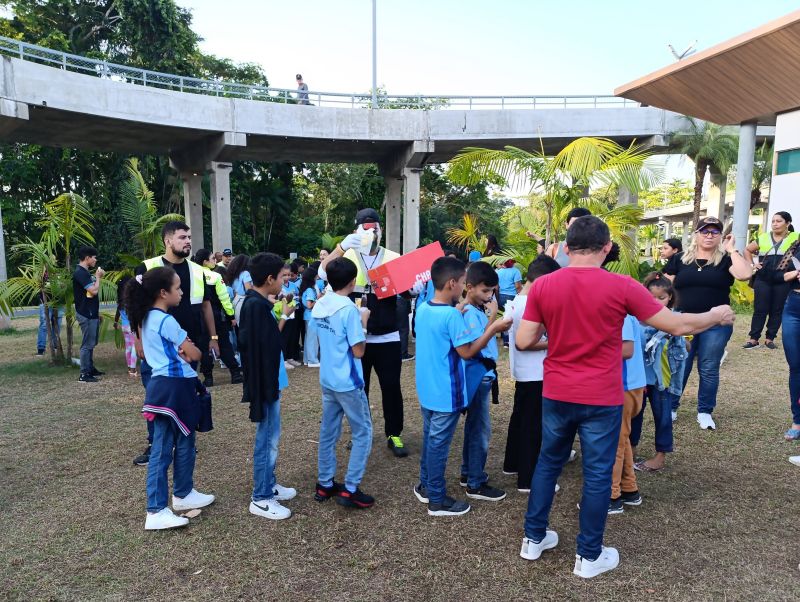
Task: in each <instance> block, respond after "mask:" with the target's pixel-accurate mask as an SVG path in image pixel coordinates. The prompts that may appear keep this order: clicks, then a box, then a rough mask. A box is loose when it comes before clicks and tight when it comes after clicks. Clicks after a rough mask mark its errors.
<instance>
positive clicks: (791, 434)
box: [783, 429, 800, 441]
mask: <svg viewBox="0 0 800 602" xmlns="http://www.w3.org/2000/svg"><path fill="white" fill-rule="evenodd" d="M783 438H784V439H786V440H787V441H797V440H798V439H800V429H789V430H788V431H786V432H785V433H784V434H783Z"/></svg>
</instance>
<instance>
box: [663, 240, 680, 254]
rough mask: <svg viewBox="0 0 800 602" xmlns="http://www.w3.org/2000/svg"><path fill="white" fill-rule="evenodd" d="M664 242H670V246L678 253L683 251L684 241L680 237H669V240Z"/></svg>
mask: <svg viewBox="0 0 800 602" xmlns="http://www.w3.org/2000/svg"><path fill="white" fill-rule="evenodd" d="M664 242H665V243H667V244H668V245H669V246H670V247H672V248H673V249H675V250H676V251H677V252H678V253H680V252H681V251H683V243H682V242H681V241H680V239H677V238H668V239H667V240H665V241H664Z"/></svg>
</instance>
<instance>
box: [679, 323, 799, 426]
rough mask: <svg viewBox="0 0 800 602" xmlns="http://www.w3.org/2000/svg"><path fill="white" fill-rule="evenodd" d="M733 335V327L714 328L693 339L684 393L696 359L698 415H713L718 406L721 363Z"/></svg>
mask: <svg viewBox="0 0 800 602" xmlns="http://www.w3.org/2000/svg"><path fill="white" fill-rule="evenodd" d="M732 334H733V326H712V327H711V328H709V329H708V330H706V331H705V332H701V333H700V334H696V335H694V338H693V339H692V343H691V345H692V349H691V351H689V355H688V357H687V358H686V367H685V368H684V371H683V391H684V393H685V392H686V382H687V381H688V380H689V375H690V374H691V373H692V364H693V363H694V358H695V357H696V358H697V372H698V374H699V375H700V386H699V387H698V389H697V413H698V414H711V413H712V412H713V411H714V408H715V407H716V405H717V391H718V390H719V363H720V362H721V361H722V356H723V355H724V354H725V345H727V344H728V341H729V340H730V338H731V335H732ZM784 336H785V335H784Z"/></svg>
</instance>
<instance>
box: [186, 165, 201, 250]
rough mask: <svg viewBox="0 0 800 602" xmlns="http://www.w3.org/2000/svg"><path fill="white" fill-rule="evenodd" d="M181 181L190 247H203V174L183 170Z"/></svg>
mask: <svg viewBox="0 0 800 602" xmlns="http://www.w3.org/2000/svg"><path fill="white" fill-rule="evenodd" d="M181 180H182V181H183V213H184V215H186V223H187V224H188V225H189V228H191V229H192V248H194V249H202V248H203V176H202V174H196V173H190V172H184V173H182V174H181Z"/></svg>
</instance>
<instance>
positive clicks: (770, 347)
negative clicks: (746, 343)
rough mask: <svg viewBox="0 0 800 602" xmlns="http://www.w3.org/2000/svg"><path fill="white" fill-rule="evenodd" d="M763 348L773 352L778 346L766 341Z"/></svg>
mask: <svg viewBox="0 0 800 602" xmlns="http://www.w3.org/2000/svg"><path fill="white" fill-rule="evenodd" d="M764 347H766V348H767V349H773V350H774V349H777V348H778V346H777V345H776V344H775V343H773V342H772V341H767V342H766V343H764Z"/></svg>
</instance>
